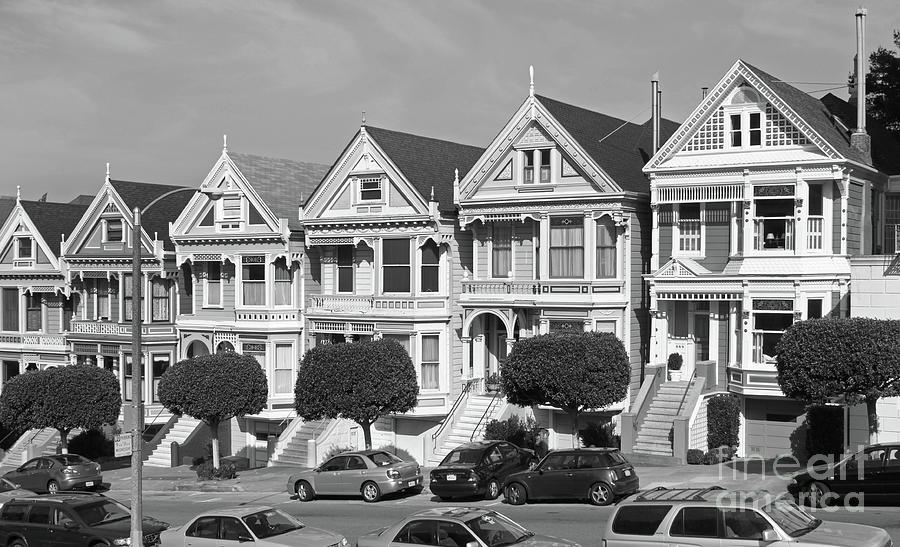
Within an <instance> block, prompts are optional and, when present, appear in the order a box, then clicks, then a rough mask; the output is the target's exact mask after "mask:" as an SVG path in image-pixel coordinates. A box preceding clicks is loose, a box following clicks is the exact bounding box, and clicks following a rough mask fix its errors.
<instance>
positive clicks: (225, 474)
mask: <svg viewBox="0 0 900 547" xmlns="http://www.w3.org/2000/svg"><path fill="white" fill-rule="evenodd" d="M195 470H196V471H197V479H198V480H201V481H222V480H228V479H233V478H235V477H237V468H236V467H235V466H234V464H233V463H231V462H229V461H223V462H222V465H221V466H220V467H219V468H218V469H216V468H215V467H213V462H212V461H211V460H206V461H204V462H203V463H201V464H200V465H198V466H196V468H195Z"/></svg>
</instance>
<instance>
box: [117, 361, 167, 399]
mask: <svg viewBox="0 0 900 547" xmlns="http://www.w3.org/2000/svg"><path fill="white" fill-rule="evenodd" d="M160 355H165V356H166V357H168V358H169V368H172V367H173V366H174V365H175V363H176V361H175V355H174V354H173V353H172V352H171V351H153V352H150V355H149V357H150V358H149V359H148V360H147V361H148V362H147V363H146V365H145V369H146V370H144V377H143V378H142V380H148V381H147V382H146V385H145V389H144V391H146V393H144V400H145V401H147V403H148V404H151V405H162V403H160V402H159V401H156V400H154V396H153V357H154V356H160ZM119 369H120V370H121V369H122V364H121V362H120V364H119Z"/></svg>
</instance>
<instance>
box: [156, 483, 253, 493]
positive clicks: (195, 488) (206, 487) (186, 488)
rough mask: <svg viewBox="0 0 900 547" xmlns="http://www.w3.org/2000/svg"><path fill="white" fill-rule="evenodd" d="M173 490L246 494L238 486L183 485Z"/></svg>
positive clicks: (175, 486) (178, 485)
mask: <svg viewBox="0 0 900 547" xmlns="http://www.w3.org/2000/svg"><path fill="white" fill-rule="evenodd" d="M172 490H174V491H176V492H244V488H243V487H242V486H239V485H237V484H196V483H194V484H191V483H182V484H175V485H173V487H172ZM164 491H165V490H164Z"/></svg>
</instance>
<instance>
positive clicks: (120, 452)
mask: <svg viewBox="0 0 900 547" xmlns="http://www.w3.org/2000/svg"><path fill="white" fill-rule="evenodd" d="M131 438H132V437H131V434H130V433H126V434H124V435H116V457H117V458H121V457H122V456H130V455H131Z"/></svg>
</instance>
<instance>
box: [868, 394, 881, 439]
mask: <svg viewBox="0 0 900 547" xmlns="http://www.w3.org/2000/svg"><path fill="white" fill-rule="evenodd" d="M877 406H878V397H875V396H874V395H873V396H869V397H866V416H867V417H868V418H869V444H875V443H877V442H878V408H877Z"/></svg>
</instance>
